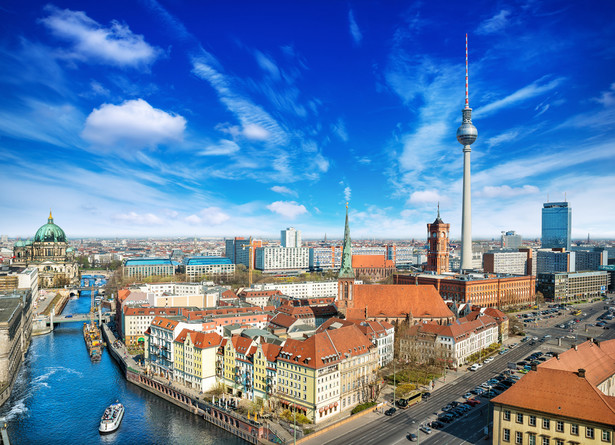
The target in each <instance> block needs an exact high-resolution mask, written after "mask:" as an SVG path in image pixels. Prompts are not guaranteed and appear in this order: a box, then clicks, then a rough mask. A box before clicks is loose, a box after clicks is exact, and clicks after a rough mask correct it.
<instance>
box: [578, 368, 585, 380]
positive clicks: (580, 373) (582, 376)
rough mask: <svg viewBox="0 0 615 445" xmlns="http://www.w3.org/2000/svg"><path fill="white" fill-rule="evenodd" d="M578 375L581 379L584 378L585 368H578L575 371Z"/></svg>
mask: <svg viewBox="0 0 615 445" xmlns="http://www.w3.org/2000/svg"><path fill="white" fill-rule="evenodd" d="M577 374H578V375H579V377H581V378H582V379H584V378H585V370H584V369H583V368H579V372H578V373H577Z"/></svg>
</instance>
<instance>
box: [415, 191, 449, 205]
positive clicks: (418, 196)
mask: <svg viewBox="0 0 615 445" xmlns="http://www.w3.org/2000/svg"><path fill="white" fill-rule="evenodd" d="M444 200H445V199H444V198H443V197H442V195H440V193H438V191H437V190H420V191H417V192H414V193H412V194H411V195H410V199H408V203H409V204H435V203H437V202H440V201H444Z"/></svg>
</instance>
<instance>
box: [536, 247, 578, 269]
mask: <svg viewBox="0 0 615 445" xmlns="http://www.w3.org/2000/svg"><path fill="white" fill-rule="evenodd" d="M575 267H576V252H566V251H564V250H563V249H553V250H547V249H539V250H538V251H537V252H536V274H541V273H554V272H575V271H576V268H575Z"/></svg>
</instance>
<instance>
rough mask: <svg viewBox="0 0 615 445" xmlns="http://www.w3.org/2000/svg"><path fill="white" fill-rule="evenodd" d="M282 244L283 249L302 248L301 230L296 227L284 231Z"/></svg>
mask: <svg viewBox="0 0 615 445" xmlns="http://www.w3.org/2000/svg"><path fill="white" fill-rule="evenodd" d="M280 244H281V245H282V247H301V230H296V229H295V228H294V227H288V228H287V229H285V230H282V231H281V240H280Z"/></svg>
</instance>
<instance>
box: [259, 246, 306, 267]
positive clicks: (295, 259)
mask: <svg viewBox="0 0 615 445" xmlns="http://www.w3.org/2000/svg"><path fill="white" fill-rule="evenodd" d="M309 250H310V249H309V248H307V247H259V248H257V249H256V255H255V256H256V268H257V269H259V270H262V271H263V272H265V273H275V272H280V273H283V272H306V271H307V270H308V269H309V266H310V254H309Z"/></svg>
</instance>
